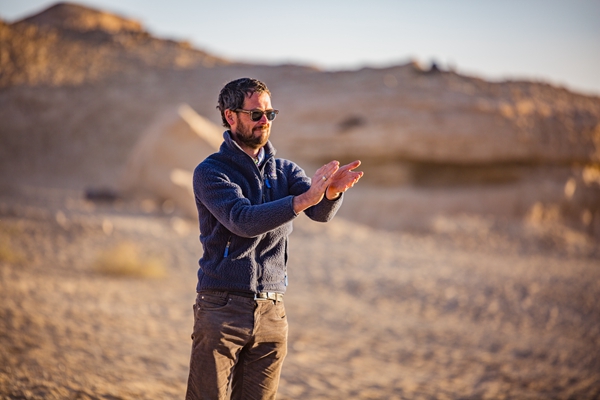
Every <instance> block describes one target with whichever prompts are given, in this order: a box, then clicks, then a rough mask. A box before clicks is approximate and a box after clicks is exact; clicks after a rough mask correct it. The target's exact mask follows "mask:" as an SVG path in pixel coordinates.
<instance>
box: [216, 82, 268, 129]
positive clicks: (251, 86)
mask: <svg viewBox="0 0 600 400" xmlns="http://www.w3.org/2000/svg"><path fill="white" fill-rule="evenodd" d="M254 93H259V94H260V93H266V94H268V95H269V96H270V95H271V92H269V89H268V88H267V85H265V84H264V83H263V82H261V81H259V80H257V79H252V78H240V79H236V80H234V81H231V82H229V83H228V84H227V85H225V86H224V87H223V89H221V93H219V100H218V105H217V109H218V110H219V111H221V119H222V120H223V126H224V127H225V128H231V126H229V122H227V119H226V118H225V110H227V109H229V110H237V109H240V108H242V107H243V106H244V100H245V99H246V96H252V94H254Z"/></svg>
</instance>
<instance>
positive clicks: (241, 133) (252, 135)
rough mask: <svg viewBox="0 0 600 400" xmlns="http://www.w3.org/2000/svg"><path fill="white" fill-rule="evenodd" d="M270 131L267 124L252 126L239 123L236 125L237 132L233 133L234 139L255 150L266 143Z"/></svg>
mask: <svg viewBox="0 0 600 400" xmlns="http://www.w3.org/2000/svg"><path fill="white" fill-rule="evenodd" d="M270 131H271V129H270V127H269V125H259V126H255V127H252V126H248V125H244V124H241V125H240V126H238V129H237V132H234V133H233V134H234V137H235V140H236V141H238V142H239V143H241V144H242V145H243V146H246V147H249V148H251V149H254V150H256V149H260V148H261V147H263V146H264V145H265V144H267V141H268V140H269V135H270Z"/></svg>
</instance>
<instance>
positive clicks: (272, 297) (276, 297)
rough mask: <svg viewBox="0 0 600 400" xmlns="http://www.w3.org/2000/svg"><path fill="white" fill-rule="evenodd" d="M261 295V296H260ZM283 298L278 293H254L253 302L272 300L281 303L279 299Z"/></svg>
mask: <svg viewBox="0 0 600 400" xmlns="http://www.w3.org/2000/svg"><path fill="white" fill-rule="evenodd" d="M261 295H263V296H264V297H263V296H261ZM282 298H283V296H282V295H281V294H279V293H275V292H261V293H255V294H254V300H256V301H258V300H273V301H275V302H277V301H281V299H282Z"/></svg>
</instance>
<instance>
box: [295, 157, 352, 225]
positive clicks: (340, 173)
mask: <svg viewBox="0 0 600 400" xmlns="http://www.w3.org/2000/svg"><path fill="white" fill-rule="evenodd" d="M359 165H360V161H359V160H356V161H354V162H352V163H350V164H348V165H344V166H343V167H340V163H339V162H338V161H335V160H334V161H331V162H329V163H327V164H325V165H323V166H322V167H321V168H319V169H318V170H317V171H316V172H315V174H314V175H313V177H312V182H311V185H310V189H308V190H307V191H306V192H305V193H303V194H301V195H299V196H296V197H294V200H293V206H294V211H295V212H296V214H299V213H300V212H302V211H304V210H306V209H307V208H309V207H311V206H314V205H315V204H318V203H319V202H320V201H321V200H322V199H323V196H325V195H326V196H327V198H328V199H329V200H335V199H336V198H337V197H339V196H340V194H342V193H343V192H345V191H346V190H348V189H350V188H351V187H352V186H354V184H355V183H356V182H358V180H359V179H360V178H361V177H362V176H363V173H362V172H355V171H352V170H353V169H355V168H356V167H358V166H359ZM325 192H327V194H325Z"/></svg>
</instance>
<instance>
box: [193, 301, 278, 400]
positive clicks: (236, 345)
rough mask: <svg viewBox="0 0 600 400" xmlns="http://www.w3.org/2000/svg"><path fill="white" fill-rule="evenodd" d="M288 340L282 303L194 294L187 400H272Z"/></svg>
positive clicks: (275, 392)
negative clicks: (229, 391)
mask: <svg viewBox="0 0 600 400" xmlns="http://www.w3.org/2000/svg"><path fill="white" fill-rule="evenodd" d="M287 334H288V322H287V318H286V315H285V307H284V305H283V302H282V301H279V302H275V301H273V300H254V299H251V298H246V297H241V296H236V295H231V294H228V293H227V292H211V293H199V294H198V296H197V298H196V303H195V304H194V333H193V334H192V341H193V342H192V354H191V357H190V373H189V378H188V386H187V393H186V397H185V398H186V400H199V399H207V400H208V399H210V400H221V399H226V398H227V397H226V396H227V390H228V387H229V384H231V399H232V400H238V399H239V400H241V399H243V400H252V399H257V400H258V399H275V395H276V394H277V387H278V385H279V376H280V374H281V367H282V365H283V359H284V358H285V355H286V353H287Z"/></svg>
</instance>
